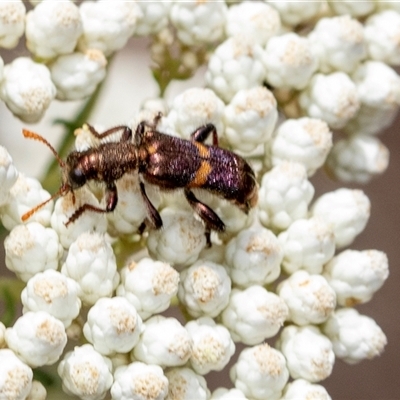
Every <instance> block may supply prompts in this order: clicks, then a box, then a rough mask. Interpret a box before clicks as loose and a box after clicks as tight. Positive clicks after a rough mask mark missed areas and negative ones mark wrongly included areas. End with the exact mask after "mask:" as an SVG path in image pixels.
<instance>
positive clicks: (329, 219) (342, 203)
mask: <svg viewBox="0 0 400 400" xmlns="http://www.w3.org/2000/svg"><path fill="white" fill-rule="evenodd" d="M370 211H371V203H370V201H369V199H368V197H367V196H366V195H365V194H364V192H363V191H362V190H359V189H346V188H341V189H337V190H335V191H333V192H328V193H325V194H323V195H322V196H320V197H319V198H318V199H317V200H316V201H315V203H314V205H313V206H312V209H311V213H312V215H313V216H314V217H320V218H322V219H323V220H324V221H325V222H326V223H327V224H328V225H329V226H330V228H331V229H332V230H333V233H334V234H335V243H336V248H341V247H345V246H348V245H349V244H351V243H352V242H353V240H354V239H355V237H356V236H357V235H358V234H359V233H361V232H362V231H363V230H364V228H365V226H366V225H367V222H368V219H369V216H370Z"/></svg>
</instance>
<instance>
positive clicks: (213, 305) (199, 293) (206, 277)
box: [178, 260, 231, 318]
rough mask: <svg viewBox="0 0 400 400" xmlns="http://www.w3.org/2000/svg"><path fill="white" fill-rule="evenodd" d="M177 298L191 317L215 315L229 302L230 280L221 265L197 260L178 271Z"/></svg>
mask: <svg viewBox="0 0 400 400" xmlns="http://www.w3.org/2000/svg"><path fill="white" fill-rule="evenodd" d="M180 279H181V281H180V284H179V290H178V298H179V300H180V301H181V303H182V304H183V305H184V306H185V308H186V311H187V312H188V313H189V314H190V315H191V316H192V317H195V318H197V317H200V316H202V315H207V316H209V317H212V318H214V317H216V316H217V315H218V314H219V313H220V312H221V311H222V310H223V309H224V308H225V307H226V306H227V305H228V302H229V294H230V292H231V280H230V278H229V276H228V273H227V272H226V270H225V268H224V267H223V266H222V265H219V264H215V263H213V262H211V261H203V260H198V261H197V262H196V263H194V264H193V265H192V266H191V267H189V268H186V269H184V270H183V271H182V272H181V273H180Z"/></svg>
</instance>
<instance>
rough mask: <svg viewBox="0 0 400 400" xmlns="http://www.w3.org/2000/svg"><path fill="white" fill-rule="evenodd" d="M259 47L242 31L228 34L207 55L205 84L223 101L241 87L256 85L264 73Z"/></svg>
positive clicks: (248, 87) (226, 100)
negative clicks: (210, 53)
mask: <svg viewBox="0 0 400 400" xmlns="http://www.w3.org/2000/svg"><path fill="white" fill-rule="evenodd" d="M262 52H263V50H262V48H261V46H260V45H259V44H256V43H255V42H254V41H253V40H251V39H250V38H248V37H245V36H243V35H236V36H233V37H230V38H228V39H227V40H225V41H224V42H223V43H222V44H220V45H219V46H218V47H217V48H216V49H215V51H214V53H213V54H212V55H211V57H210V61H209V63H208V69H207V72H206V75H205V79H206V84H207V86H208V87H210V88H211V89H213V90H214V92H215V93H216V94H217V95H218V96H219V97H221V99H222V100H224V101H225V102H229V101H230V100H231V99H232V98H233V96H234V95H235V94H236V93H237V92H238V91H239V90H241V89H250V88H252V87H255V86H260V85H261V83H262V82H263V80H264V77H265V71H264V66H263V64H262V62H261V55H262Z"/></svg>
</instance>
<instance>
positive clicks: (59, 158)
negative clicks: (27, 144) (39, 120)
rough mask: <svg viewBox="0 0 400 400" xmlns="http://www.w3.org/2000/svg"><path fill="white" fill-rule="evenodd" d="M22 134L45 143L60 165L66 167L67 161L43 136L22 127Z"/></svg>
mask: <svg viewBox="0 0 400 400" xmlns="http://www.w3.org/2000/svg"><path fill="white" fill-rule="evenodd" d="M22 134H23V135H24V136H25V137H26V138H28V139H34V140H38V141H39V142H42V143H44V144H45V145H46V146H47V147H48V148H49V149H50V150H51V151H52V153H53V154H54V156H55V157H56V159H57V161H58V164H60V167H61V168H65V162H64V161H63V160H62V159H61V157H60V156H59V154H58V153H57V151H56V149H55V148H54V147H53V146H52V145H51V144H50V143H49V142H48V141H47V140H46V139H45V138H44V137H43V136H40V135H39V134H37V133H35V132H32V131H28V130H27V129H22Z"/></svg>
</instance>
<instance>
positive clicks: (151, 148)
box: [22, 113, 258, 245]
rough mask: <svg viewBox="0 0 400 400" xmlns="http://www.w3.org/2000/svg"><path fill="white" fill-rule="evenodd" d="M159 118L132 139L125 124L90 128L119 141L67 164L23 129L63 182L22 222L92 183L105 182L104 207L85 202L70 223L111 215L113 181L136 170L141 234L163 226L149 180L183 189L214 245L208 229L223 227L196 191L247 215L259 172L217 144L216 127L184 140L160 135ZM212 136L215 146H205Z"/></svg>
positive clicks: (78, 155) (74, 156)
mask: <svg viewBox="0 0 400 400" xmlns="http://www.w3.org/2000/svg"><path fill="white" fill-rule="evenodd" d="M161 117H162V115H161V113H159V114H158V115H157V116H156V117H155V118H154V121H153V122H152V123H149V122H148V121H142V122H140V123H139V124H138V126H137V128H136V131H135V134H134V135H133V133H132V130H131V129H130V128H129V127H128V126H125V125H120V126H116V127H113V128H111V129H108V130H106V131H105V132H103V133H98V132H97V131H96V130H95V129H94V127H92V126H91V125H88V124H87V127H88V129H89V131H90V132H91V134H92V135H93V136H94V137H95V138H97V139H99V140H101V139H104V138H105V137H107V136H109V135H112V134H115V133H117V132H120V131H121V132H122V134H121V137H120V140H119V141H117V142H106V143H104V142H103V143H101V144H100V145H99V146H97V147H91V148H89V149H87V150H84V151H72V152H71V153H69V155H68V156H67V158H66V160H65V161H63V160H62V159H61V158H60V157H59V155H58V153H57V152H56V150H55V149H54V148H53V147H52V146H51V145H50V143H48V142H47V140H46V139H44V138H43V137H42V136H40V135H38V134H36V133H34V132H31V131H28V130H25V129H24V130H23V134H24V136H25V137H26V138H30V139H35V140H39V141H41V142H43V143H44V144H46V145H47V146H48V147H49V148H50V150H51V151H52V152H53V154H54V155H55V157H56V158H57V160H58V163H59V164H60V167H61V170H62V184H61V187H60V189H59V190H58V191H57V193H55V194H54V195H53V196H52V197H51V198H49V199H48V200H46V201H44V202H43V203H41V204H39V205H38V206H36V207H34V208H33V209H32V210H30V211H28V212H27V213H25V214H24V215H23V216H22V220H23V221H26V220H27V219H28V218H30V217H31V216H32V215H33V214H34V213H35V212H36V211H37V210H38V209H40V208H41V207H43V206H44V205H45V204H46V203H48V202H49V201H50V200H52V199H54V198H56V197H58V196H64V195H66V194H67V193H69V192H72V193H73V192H74V191H75V190H77V189H79V188H80V187H82V186H84V185H85V184H86V183H87V182H88V181H97V182H102V183H104V184H105V199H106V200H105V203H106V205H105V208H100V207H97V206H94V205H91V204H87V203H85V204H83V205H81V206H80V207H79V208H78V209H77V210H76V211H75V212H74V213H73V214H72V216H71V217H70V218H69V219H68V221H67V222H66V225H68V224H70V223H72V222H74V221H76V220H77V219H78V218H79V217H80V216H81V215H82V214H83V213H84V212H85V211H92V212H98V213H109V212H112V211H114V209H115V207H116V206H117V203H118V193H117V187H116V184H115V182H116V181H118V180H119V179H120V178H122V177H123V175H124V174H126V173H128V172H132V171H135V170H137V171H138V173H139V176H140V183H139V185H140V193H141V196H142V199H143V201H144V204H145V206H146V210H147V218H146V221H145V222H143V224H142V225H141V227H140V228H139V231H140V232H141V233H142V232H143V230H144V229H145V227H146V225H149V226H150V227H152V228H154V229H160V228H161V227H162V219H161V217H160V214H159V213H158V211H157V210H156V208H155V207H154V206H153V204H152V203H151V201H150V200H149V198H148V197H147V194H146V188H145V183H146V182H147V183H150V184H153V185H156V186H158V187H159V188H160V189H161V190H165V191H172V190H177V189H181V190H183V192H184V195H185V197H186V200H187V201H188V203H189V204H190V206H191V207H192V208H193V210H194V211H195V212H196V213H197V214H198V215H199V216H200V218H201V219H202V220H203V221H204V224H205V228H206V237H207V243H208V244H209V245H210V231H211V230H215V231H218V232H223V231H224V230H225V224H224V223H223V221H222V220H221V219H220V218H219V217H218V215H217V214H216V213H215V212H214V211H213V210H212V209H211V208H210V207H209V206H207V205H206V204H205V203H203V202H201V201H200V200H198V199H197V197H196V196H195V195H194V193H193V191H192V189H196V188H200V189H204V190H206V191H208V192H211V193H213V194H215V195H217V196H219V197H220V198H223V199H225V200H228V201H230V202H231V203H232V204H234V205H235V206H237V207H238V208H239V209H240V210H242V211H243V212H245V213H248V212H249V210H250V209H251V208H252V207H254V206H255V204H256V203H257V198H258V194H257V193H258V186H257V183H256V179H255V174H254V172H253V170H252V168H251V167H250V165H249V164H248V163H247V162H246V161H245V160H244V159H243V158H242V157H240V156H238V155H237V154H235V153H233V152H231V151H229V150H226V149H223V148H221V147H219V146H218V135H217V131H216V128H215V126H214V125H213V124H211V123H208V124H205V125H202V126H200V127H199V128H197V129H196V130H195V131H194V132H193V133H192V134H191V136H190V140H185V139H181V138H178V137H174V136H170V135H167V134H164V133H161V132H159V131H158V130H157V125H158V123H159V120H160V119H161ZM210 135H212V145H208V144H205V143H204V142H205V141H206V140H207V138H208V137H209V136H210Z"/></svg>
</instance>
